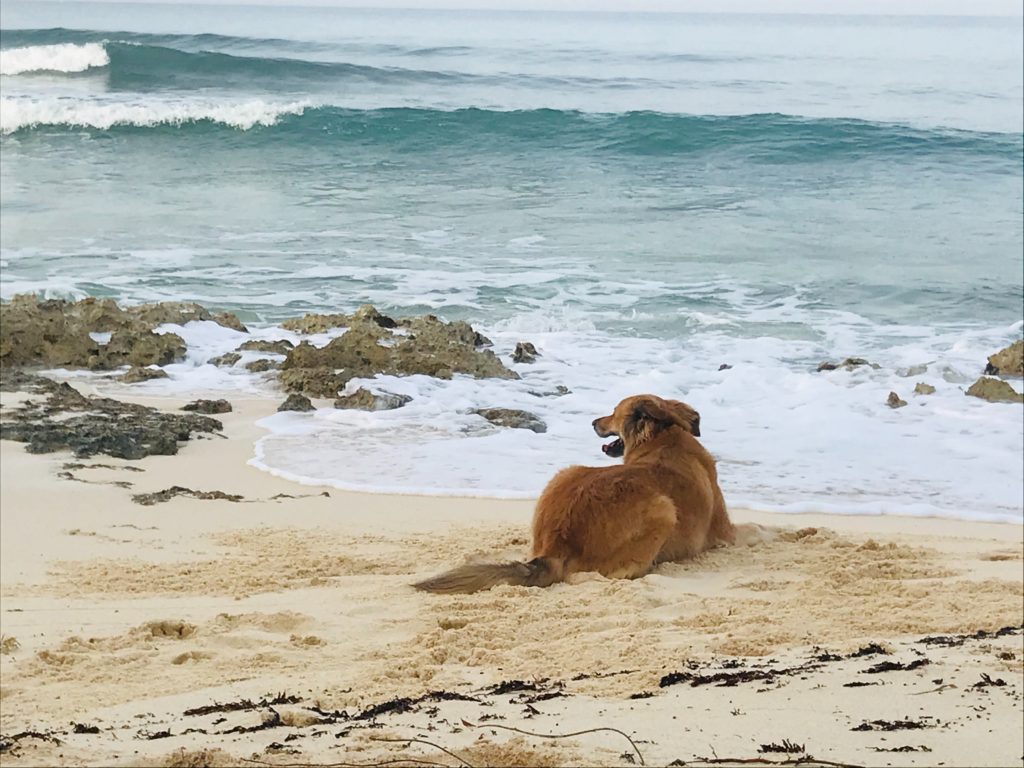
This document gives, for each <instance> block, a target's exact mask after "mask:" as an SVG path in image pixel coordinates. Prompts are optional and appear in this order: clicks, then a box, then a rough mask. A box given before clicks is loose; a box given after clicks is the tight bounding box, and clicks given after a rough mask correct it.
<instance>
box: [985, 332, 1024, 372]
mask: <svg viewBox="0 0 1024 768" xmlns="http://www.w3.org/2000/svg"><path fill="white" fill-rule="evenodd" d="M985 375H986V376H1024V339H1018V340H1017V341H1015V342H1013V344H1011V345H1010V346H1008V347H1006V348H1005V349H1001V350H999V351H998V352H996V353H995V354H994V355H989V357H988V364H987V365H986V366H985Z"/></svg>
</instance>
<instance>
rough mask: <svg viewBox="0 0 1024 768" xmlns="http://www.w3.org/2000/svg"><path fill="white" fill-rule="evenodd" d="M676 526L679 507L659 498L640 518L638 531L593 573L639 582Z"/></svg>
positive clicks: (640, 512) (651, 503) (663, 497)
mask: <svg viewBox="0 0 1024 768" xmlns="http://www.w3.org/2000/svg"><path fill="white" fill-rule="evenodd" d="M675 527H676V505H675V504H673V503H672V500H671V499H670V498H669V497H668V496H656V497H655V498H653V499H651V501H650V502H649V503H647V504H646V505H645V506H644V507H643V508H642V509H641V510H640V511H639V512H638V513H637V515H636V523H635V529H634V530H633V531H632V532H631V533H630V535H629V537H628V538H627V539H626V540H625V541H622V542H621V543H620V544H619V545H618V546H617V547H616V548H615V549H614V550H612V552H611V554H610V555H608V556H605V557H603V558H601V559H602V561H603V562H602V563H601V565H600V566H598V567H597V568H594V569H593V570H596V571H598V572H599V573H601V574H602V575H603V576H607V577H609V578H613V579H636V578H639V577H640V576H643V575H645V574H647V573H648V572H649V571H650V570H651V568H652V567H653V565H654V562H655V558H656V557H657V556H658V552H660V551H661V548H662V547H663V546H664V545H665V542H666V541H668V538H669V536H671V535H672V532H673V530H675Z"/></svg>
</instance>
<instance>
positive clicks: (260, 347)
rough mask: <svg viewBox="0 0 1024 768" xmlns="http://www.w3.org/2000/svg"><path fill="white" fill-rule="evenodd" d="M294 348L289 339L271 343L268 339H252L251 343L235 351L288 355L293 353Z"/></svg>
mask: <svg viewBox="0 0 1024 768" xmlns="http://www.w3.org/2000/svg"><path fill="white" fill-rule="evenodd" d="M294 346H295V345H294V344H292V343H291V342H290V341H288V340H287V339H277V340H276V341H270V340H268V339H250V340H249V341H246V342H243V343H242V345H241V346H239V347H238V349H236V350H235V351H236V352H264V353H267V354H273V355H287V354H288V353H289V352H291V351H292V348H293V347H294Z"/></svg>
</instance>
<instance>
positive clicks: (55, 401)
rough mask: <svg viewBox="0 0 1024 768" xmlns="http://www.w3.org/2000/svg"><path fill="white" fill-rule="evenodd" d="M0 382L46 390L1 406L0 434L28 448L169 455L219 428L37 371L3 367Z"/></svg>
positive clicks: (33, 450)
mask: <svg viewBox="0 0 1024 768" xmlns="http://www.w3.org/2000/svg"><path fill="white" fill-rule="evenodd" d="M2 387H3V388H4V389H9V390H18V391H24V392H29V393H32V394H36V395H45V399H38V398H33V399H31V400H29V401H28V402H26V403H25V404H23V405H21V406H19V407H17V408H14V409H10V410H8V409H5V410H4V420H3V421H2V422H0V438H4V439H7V440H16V441H18V442H22V443H26V448H25V449H26V450H27V451H28V452H29V453H52V452H54V451H59V450H71V451H73V452H74V454H75V455H76V456H78V457H80V458H85V457H89V456H94V455H96V454H105V455H108V456H114V457H116V458H121V459H141V458H143V457H144V456H149V455H151V454H159V455H172V454H175V453H177V452H178V443H179V442H182V441H185V440H188V439H190V438H191V437H192V435H193V433H211V432H219V431H220V430H221V428H222V426H221V423H220V422H219V421H217V420H216V419H211V418H210V417H208V416H198V415H196V414H181V413H164V412H162V411H158V410H156V409H155V408H149V407H146V406H143V405H136V404H135V403H124V402H121V401H119V400H113V399H111V398H106V397H86V396H84V395H82V394H81V393H80V392H79V391H78V390H76V389H75V388H74V387H72V386H70V385H68V384H58V383H57V382H55V381H51V380H50V379H46V378H43V377H41V376H31V375H29V374H25V373H21V372H20V371H6V372H5V373H4V377H3V381H2Z"/></svg>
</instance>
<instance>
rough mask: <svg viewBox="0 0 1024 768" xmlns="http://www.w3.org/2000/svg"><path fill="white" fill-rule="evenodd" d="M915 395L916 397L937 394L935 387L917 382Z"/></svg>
mask: <svg viewBox="0 0 1024 768" xmlns="http://www.w3.org/2000/svg"><path fill="white" fill-rule="evenodd" d="M914 394H915V395H934V394H935V387H933V386H932V385H931V384H925V383H924V382H923V381H919V382H917V384H915V385H914Z"/></svg>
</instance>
